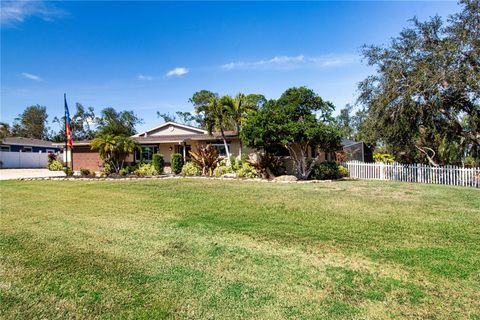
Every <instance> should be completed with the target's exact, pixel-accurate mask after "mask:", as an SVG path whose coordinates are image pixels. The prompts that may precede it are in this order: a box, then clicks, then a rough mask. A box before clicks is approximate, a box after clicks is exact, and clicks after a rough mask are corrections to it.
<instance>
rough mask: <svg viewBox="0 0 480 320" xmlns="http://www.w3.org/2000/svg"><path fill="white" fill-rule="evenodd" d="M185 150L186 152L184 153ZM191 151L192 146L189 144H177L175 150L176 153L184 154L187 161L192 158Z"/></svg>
mask: <svg viewBox="0 0 480 320" xmlns="http://www.w3.org/2000/svg"><path fill="white" fill-rule="evenodd" d="M184 151H185V153H184ZM190 151H192V146H191V145H189V144H187V145H185V146H184V145H177V146H176V147H175V152H176V153H180V154H181V155H182V157H183V158H184V159H183V160H184V161H187V160H188V159H190Z"/></svg>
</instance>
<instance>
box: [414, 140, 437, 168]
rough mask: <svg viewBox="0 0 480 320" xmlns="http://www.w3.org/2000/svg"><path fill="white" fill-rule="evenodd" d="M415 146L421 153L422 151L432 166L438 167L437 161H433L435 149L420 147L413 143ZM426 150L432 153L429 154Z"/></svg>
mask: <svg viewBox="0 0 480 320" xmlns="http://www.w3.org/2000/svg"><path fill="white" fill-rule="evenodd" d="M415 148H417V149H418V150H419V151H420V152H421V153H423V154H424V155H425V156H426V157H427V159H428V162H429V163H430V164H431V165H432V166H434V167H438V163H436V162H435V161H433V158H434V157H435V151H434V150H433V149H432V148H427V147H422V148H420V147H419V146H417V145H415ZM427 151H430V152H431V153H432V155H429V154H428V152H427Z"/></svg>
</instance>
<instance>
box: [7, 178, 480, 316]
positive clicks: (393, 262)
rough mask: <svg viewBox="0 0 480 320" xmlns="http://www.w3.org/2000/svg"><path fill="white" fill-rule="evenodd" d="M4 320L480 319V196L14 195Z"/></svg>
mask: <svg viewBox="0 0 480 320" xmlns="http://www.w3.org/2000/svg"><path fill="white" fill-rule="evenodd" d="M0 188H1V216H0V218H1V219H0V249H1V250H0V253H1V258H0V318H3V319H22V318H23V319H35V318H36V319H44V318H48V319H54V318H85V319H87V318H100V319H109V318H135V319H142V318H144V319H151V318H181V319H248V318H251V319H384V318H387V319H390V318H391V319H403V318H416V319H419V318H422V319H480V304H479V303H478V301H480V289H479V288H480V227H479V226H480V191H479V190H475V189H467V188H455V187H445V186H433V185H420V184H406V183H387V182H359V181H344V182H333V183H322V184H265V183H257V182H238V181H218V180H215V181H214V180H199V179H177V180H141V181H130V182H116V181H114V182H109V181H99V182H95V181H94V182H92V181H28V182H27V181H3V182H1V183H0Z"/></svg>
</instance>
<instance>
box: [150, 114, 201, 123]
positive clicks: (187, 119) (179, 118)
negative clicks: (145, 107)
mask: <svg viewBox="0 0 480 320" xmlns="http://www.w3.org/2000/svg"><path fill="white" fill-rule="evenodd" d="M157 117H159V118H162V119H163V121H164V122H176V123H180V124H184V125H187V126H191V127H200V126H201V123H202V121H201V118H199V116H198V115H196V114H192V113H191V112H188V111H177V112H175V113H174V114H170V113H168V112H167V113H161V112H159V111H157Z"/></svg>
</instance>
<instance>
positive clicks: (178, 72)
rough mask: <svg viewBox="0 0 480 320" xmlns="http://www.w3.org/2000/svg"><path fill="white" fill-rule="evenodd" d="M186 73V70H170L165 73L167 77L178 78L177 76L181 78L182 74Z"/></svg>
mask: <svg viewBox="0 0 480 320" xmlns="http://www.w3.org/2000/svg"><path fill="white" fill-rule="evenodd" d="M187 73H188V69H187V68H181V67H180V68H175V69H173V70H170V71H168V72H167V77H179V76H183V75H184V74H187Z"/></svg>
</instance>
